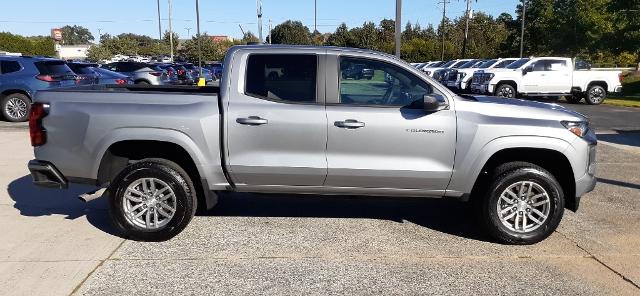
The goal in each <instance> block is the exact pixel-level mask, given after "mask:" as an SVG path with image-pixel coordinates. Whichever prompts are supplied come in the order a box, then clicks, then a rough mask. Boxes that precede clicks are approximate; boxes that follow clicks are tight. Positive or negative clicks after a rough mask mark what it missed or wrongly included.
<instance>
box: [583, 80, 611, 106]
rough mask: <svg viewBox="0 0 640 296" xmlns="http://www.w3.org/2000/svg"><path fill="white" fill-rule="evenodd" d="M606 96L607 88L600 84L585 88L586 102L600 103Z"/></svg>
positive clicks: (591, 103) (590, 103)
mask: <svg viewBox="0 0 640 296" xmlns="http://www.w3.org/2000/svg"><path fill="white" fill-rule="evenodd" d="M606 97H607V90H606V89H604V87H602V86H600V85H594V86H591V87H589V90H587V99H586V100H587V104H589V105H600V104H602V102H604V99H605V98H606Z"/></svg>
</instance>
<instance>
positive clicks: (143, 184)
mask: <svg viewBox="0 0 640 296" xmlns="http://www.w3.org/2000/svg"><path fill="white" fill-rule="evenodd" d="M176 208H177V205H176V196H175V194H174V192H173V189H171V187H170V186H169V185H168V184H167V183H165V182H164V181H162V180H160V179H156V178H141V179H138V180H136V181H134V182H132V183H131V184H130V185H129V186H128V187H127V190H126V191H125V192H124V198H123V199H122V209H123V212H124V214H125V215H124V216H125V218H126V219H127V221H128V222H129V223H131V224H132V225H135V226H137V227H140V228H143V229H149V230H151V229H158V228H161V227H164V226H165V225H167V223H169V221H171V219H172V218H173V216H174V214H175V212H176Z"/></svg>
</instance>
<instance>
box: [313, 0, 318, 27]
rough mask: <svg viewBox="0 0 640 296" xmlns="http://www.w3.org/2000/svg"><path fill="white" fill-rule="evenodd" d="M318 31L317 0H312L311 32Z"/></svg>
mask: <svg viewBox="0 0 640 296" xmlns="http://www.w3.org/2000/svg"><path fill="white" fill-rule="evenodd" d="M317 31H318V0H313V32H317Z"/></svg>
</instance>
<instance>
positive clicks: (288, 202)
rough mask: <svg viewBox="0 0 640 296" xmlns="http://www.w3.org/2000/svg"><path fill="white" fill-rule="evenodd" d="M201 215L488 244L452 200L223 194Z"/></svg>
mask: <svg viewBox="0 0 640 296" xmlns="http://www.w3.org/2000/svg"><path fill="white" fill-rule="evenodd" d="M201 215H204V216H232V217H236V216H237V217H308V218H347V219H349V218H352V219H381V220H389V221H394V222H398V223H404V221H408V222H411V223H415V224H417V225H420V226H422V227H426V228H429V229H432V230H435V231H439V232H443V233H447V234H451V235H456V236H460V237H464V238H468V239H474V240H481V241H490V238H488V237H486V236H485V235H484V233H483V232H482V231H481V229H480V227H479V225H477V223H476V221H475V219H474V213H473V212H472V209H471V207H470V206H469V203H466V202H461V201H458V200H455V199H433V198H407V197H377V196H376V197H374V196H333V195H330V196H329V195H328V196H320V195H290V194H289V195H288V194H253V193H222V194H219V201H218V205H217V206H216V207H215V208H213V209H211V210H209V211H207V212H205V213H203V214H201Z"/></svg>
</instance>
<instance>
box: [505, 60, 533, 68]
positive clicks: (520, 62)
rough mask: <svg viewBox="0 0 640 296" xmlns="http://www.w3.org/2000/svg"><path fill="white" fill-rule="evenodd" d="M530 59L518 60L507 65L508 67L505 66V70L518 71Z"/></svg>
mask: <svg viewBox="0 0 640 296" xmlns="http://www.w3.org/2000/svg"><path fill="white" fill-rule="evenodd" d="M529 60H530V59H519V60H517V61H515V62H513V63H511V64H509V66H507V67H506V68H507V69H518V68H520V67H522V66H523V65H524V64H526V63H527V62H528V61H529Z"/></svg>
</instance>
